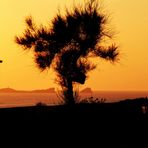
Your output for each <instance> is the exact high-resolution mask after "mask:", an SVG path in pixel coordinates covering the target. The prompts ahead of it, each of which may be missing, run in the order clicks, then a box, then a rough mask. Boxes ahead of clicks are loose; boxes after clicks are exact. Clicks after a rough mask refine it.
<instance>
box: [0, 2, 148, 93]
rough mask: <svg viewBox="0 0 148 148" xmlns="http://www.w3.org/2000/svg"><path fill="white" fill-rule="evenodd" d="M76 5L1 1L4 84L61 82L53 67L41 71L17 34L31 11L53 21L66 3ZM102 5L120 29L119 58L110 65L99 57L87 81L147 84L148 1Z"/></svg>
mask: <svg viewBox="0 0 148 148" xmlns="http://www.w3.org/2000/svg"><path fill="white" fill-rule="evenodd" d="M75 2H76V1H75ZM72 5H73V1H70V2H69V0H54V1H49V0H37V1H36V0H25V1H19V0H13V1H10V0H5V1H2V2H1V5H0V18H1V24H0V60H3V63H0V75H1V77H0V88H2V87H8V86H9V87H12V88H15V89H26V90H29V89H42V88H48V87H57V85H56V84H55V83H54V79H55V74H54V72H52V71H45V72H43V73H41V72H40V71H39V70H38V69H37V68H36V67H35V63H34V59H33V54H32V53H31V52H28V51H24V50H23V49H22V48H21V47H19V46H18V45H16V43H15V42H14V37H15V35H20V34H21V33H22V32H23V31H24V29H25V24H24V20H25V17H26V16H28V15H31V16H32V17H33V18H34V20H35V21H36V23H37V24H40V23H41V24H44V25H48V24H49V21H50V20H51V19H52V18H53V17H54V15H55V14H56V13H57V12H58V10H61V13H63V10H64V8H65V6H67V8H71V6H72ZM102 5H103V9H104V11H105V13H107V14H109V15H110V17H111V19H109V20H110V26H111V29H113V31H115V37H114V38H113V40H114V41H115V43H117V44H118V45H119V50H120V61H119V62H118V63H116V64H114V65H111V64H110V63H106V62H104V61H103V60H101V59H97V60H95V62H96V63H97V66H98V68H97V69H96V70H94V71H93V72H91V73H90V74H89V78H88V80H87V82H86V84H85V85H84V86H85V87H88V86H89V87H92V89H94V90H148V77H147V75H148V69H147V65H148V50H147V37H146V35H147V33H148V27H147V26H148V17H147V14H148V7H147V6H148V1H147V0H143V1H134V0H130V1H128V0H124V1H119V0H110V1H109V2H108V1H107V0H105V1H104V2H103V3H102ZM84 86H83V87H84Z"/></svg>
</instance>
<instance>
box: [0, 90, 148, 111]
mask: <svg viewBox="0 0 148 148" xmlns="http://www.w3.org/2000/svg"><path fill="white" fill-rule="evenodd" d="M146 97H148V91H94V92H89V93H79V97H78V98H79V99H78V101H80V100H84V99H90V98H92V99H100V100H101V99H103V100H105V101H106V102H118V101H120V100H125V99H135V98H146ZM62 103H63V100H62V98H61V97H60V94H59V93H0V108H10V107H24V106H35V105H37V104H45V105H58V104H62Z"/></svg>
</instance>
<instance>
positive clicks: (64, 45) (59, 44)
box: [15, 0, 119, 93]
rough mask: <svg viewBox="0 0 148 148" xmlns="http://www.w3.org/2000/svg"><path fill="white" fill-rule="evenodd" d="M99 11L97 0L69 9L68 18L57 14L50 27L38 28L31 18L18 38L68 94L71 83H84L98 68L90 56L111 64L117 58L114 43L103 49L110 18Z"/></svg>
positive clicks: (28, 18)
mask: <svg viewBox="0 0 148 148" xmlns="http://www.w3.org/2000/svg"><path fill="white" fill-rule="evenodd" d="M100 10H101V9H100V6H99V3H98V2H97V0H90V1H88V2H86V3H85V4H84V6H78V7H76V6H75V7H74V8H73V10H71V11H68V9H66V14H65V15H61V14H60V13H58V14H56V16H55V17H54V18H53V20H52V21H51V24H50V26H48V27H44V26H40V27H37V26H36V24H35V23H34V21H33V19H32V17H27V18H26V29H25V31H24V33H23V35H21V36H17V37H16V39H15V40H16V43H17V44H19V45H21V46H23V48H24V49H31V50H33V51H34V55H35V62H36V64H37V66H38V67H39V68H40V69H41V70H45V69H47V68H50V67H52V68H53V69H54V70H55V72H56V73H57V81H58V83H59V84H60V85H61V86H62V88H63V89H66V90H67V92H68V90H69V89H71V88H69V83H72V84H73V82H77V83H80V84H84V83H85V80H86V78H87V73H88V72H89V71H91V70H93V69H95V68H96V65H94V64H93V63H91V62H90V61H89V60H88V58H89V57H90V56H91V57H100V58H103V59H106V60H109V61H112V62H114V61H116V60H117V58H118V54H119V53H118V50H117V46H116V45H115V44H112V45H110V46H101V42H102V40H103V39H104V38H106V37H107V38H108V39H110V38H111V35H110V33H109V32H108V31H107V28H106V24H107V17H106V15H105V14H102V13H101V11H100ZM68 93H69V92H68Z"/></svg>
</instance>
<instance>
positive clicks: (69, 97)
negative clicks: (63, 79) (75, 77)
mask: <svg viewBox="0 0 148 148" xmlns="http://www.w3.org/2000/svg"><path fill="white" fill-rule="evenodd" d="M66 94H67V95H66V103H67V104H68V105H74V104H75V99H74V96H73V85H72V81H71V80H68V81H67V92H66Z"/></svg>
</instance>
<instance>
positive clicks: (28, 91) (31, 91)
mask: <svg viewBox="0 0 148 148" xmlns="http://www.w3.org/2000/svg"><path fill="white" fill-rule="evenodd" d="M0 93H56V91H55V88H54V87H51V88H47V89H35V90H16V89H13V88H10V87H7V88H1V89H0ZM80 93H93V91H92V89H91V88H90V87H86V88H84V89H82V90H81V91H80Z"/></svg>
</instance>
